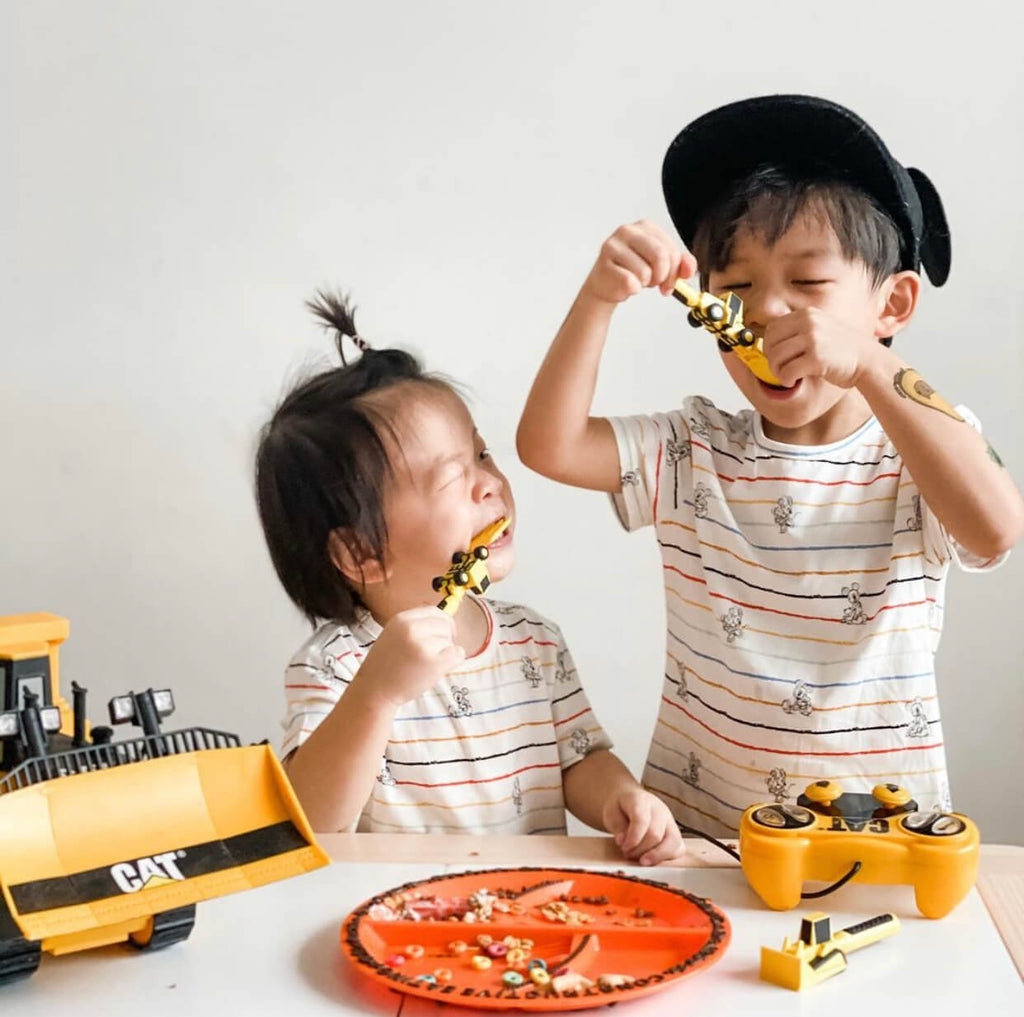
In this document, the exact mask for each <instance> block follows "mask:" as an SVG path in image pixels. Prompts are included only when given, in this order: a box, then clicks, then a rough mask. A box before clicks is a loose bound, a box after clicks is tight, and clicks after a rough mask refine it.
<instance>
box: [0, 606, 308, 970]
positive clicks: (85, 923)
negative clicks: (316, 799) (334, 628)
mask: <svg viewBox="0 0 1024 1017" xmlns="http://www.w3.org/2000/svg"><path fill="white" fill-rule="evenodd" d="M68 631H69V626H68V622H67V621H66V620H65V619H63V618H59V617H57V616H55V615H51V614H44V613H39V614H23V615H13V616H9V617H3V618H0V985H2V984H3V983H4V982H7V981H11V980H13V979H16V978H23V977H27V976H29V975H31V974H32V973H33V972H34V971H35V970H36V968H37V967H38V966H39V962H40V957H41V954H42V952H43V951H46V952H48V953H52V954H63V953H71V952H73V951H76V950H85V949H89V948H90V947H94V946H103V945H106V944H109V943H117V942H123V941H128V942H130V943H132V944H133V945H135V946H137V947H139V948H141V949H154V948H158V947H163V946H168V945H170V944H171V943H175V942H178V941H180V940H183V939H186V938H187V937H188V935H189V933H190V932H191V931H192V925H193V923H194V921H195V904H196V902H197V901H199V900H204V899H207V898H210V897H217V896H220V895H222V894H227V893H233V892H235V891H237V890H246V889H249V888H251V887H255V886H261V885H263V884H264V883H270V882H273V881H274V880H278V879H285V878H287V877H289V876H293V875H299V874H300V873H303V872H309V871H311V870H312V869H316V868H319V867H320V866H322V865H325V864H327V862H328V858H327V856H326V854H325V853H324V852H323V850H322V849H321V848H320V846H319V845H318V844H317V843H316V841H315V839H314V837H313V831H312V830H311V829H310V826H309V823H308V822H307V820H306V817H305V815H304V814H303V812H302V808H301V806H300V805H299V803H298V800H297V799H296V797H295V794H294V792H293V791H292V789H291V786H290V785H289V783H288V780H287V778H286V777H285V775H284V772H283V770H282V769H281V764H280V763H279V762H278V760H277V758H276V757H275V756H274V753H273V752H272V751H271V749H270V747H269V746H268V745H266V744H260V745H242V744H241V742H240V740H239V738H238V737H237V736H236V735H233V734H227V733H225V732H222V731H214V730H211V729H208V728H203V727H192V728H186V729H183V730H179V731H171V732H167V733H164V732H162V731H161V721H162V720H163V718H164V717H166V716H168V715H169V714H170V713H171V712H172V711H173V709H174V699H173V696H172V695H171V693H170V691H169V690H167V689H164V690H159V691H154V690H152V689H149V690H147V691H146V692H142V693H134V692H131V693H128V694H127V695H124V696H117V697H115V698H114V699H112V700H111V701H110V704H109V710H110V720H111V723H112V724H136V725H138V726H140V727H141V728H142V733H141V736H140V737H135V738H130V739H127V740H121V741H114V740H113V739H112V729H111V728H109V727H92V728H91V729H90V727H89V725H88V723H87V721H86V717H85V700H86V691H85V689H83V688H81V687H80V686H78V685H77V684H76V683H72V690H73V706H69V705H68V703H67V702H66V701H65V700H64V699H63V698H62V697H61V695H60V687H59V665H58V649H59V647H60V644H61V643H62V642H64V640H65V639H66V638H67V636H68Z"/></svg>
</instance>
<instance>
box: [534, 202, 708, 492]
mask: <svg viewBox="0 0 1024 1017" xmlns="http://www.w3.org/2000/svg"><path fill="white" fill-rule="evenodd" d="M695 270H696V263H695V262H694V260H693V258H692V256H691V255H690V254H688V253H686V252H680V251H679V249H678V248H677V247H676V246H675V244H673V243H672V241H671V240H670V239H669V237H668V235H667V234H666V233H665V232H664V231H663V230H662V229H661V228H660V227H658V226H656V225H655V224H654V223H651V222H648V221H646V220H642V221H641V222H638V223H634V224H633V225H631V226H620V227H619V228H618V229H617V230H616V231H615V232H614V233H613V234H612V235H611V236H610V237H609V238H608V239H607V240H606V241H605V242H604V244H603V245H602V247H601V252H600V254H599V255H598V258H597V261H596V262H595V263H594V267H593V268H592V269H591V271H590V274H589V275H588V276H587V279H586V282H584V284H583V287H582V288H581V289H580V292H579V294H578V295H577V297H576V300H575V301H574V302H573V305H572V307H571V308H570V309H569V314H568V315H567V316H566V319H565V321H564V322H563V323H562V327H561V328H560V329H559V330H558V334H557V335H556V336H555V339H554V342H553V343H552V344H551V348H550V349H549V350H548V354H547V356H546V357H545V358H544V362H543V364H541V367H540V370H539V371H538V372H537V377H536V378H535V379H534V383H533V388H532V389H531V390H530V395H529V397H528V398H527V400H526V407H525V408H524V410H523V415H522V418H521V419H520V421H519V430H518V432H517V434H516V447H517V450H518V452H519V457H520V459H522V461H523V463H525V464H526V465H527V466H529V467H530V469H532V470H536V472H538V473H541V474H543V475H544V476H546V477H551V478H552V479H553V480H558V481H561V482H562V483H564V484H572V485H573V486H574V487H586V488H590V489H592V490H597V491H619V490H621V482H620V480H619V477H620V469H619V454H618V449H617V447H616V444H615V435H614V434H613V432H612V428H611V425H610V424H609V423H608V421H607V420H605V419H604V418H603V417H592V416H591V415H590V408H591V405H592V403H593V399H594V389H595V387H596V385H597V372H598V367H599V365H600V362H601V353H602V352H603V350H604V344H605V340H606V338H607V336H608V326H609V323H610V321H611V317H612V314H613V312H614V311H615V307H616V305H617V304H620V303H622V302H623V301H624V300H627V299H629V297H631V296H633V294H635V293H639V292H640V290H641V289H644V288H645V287H657V288H659V289H660V290H661V291H662V293H664V294H667V293H669V292H671V290H672V287H673V285H674V284H675V281H676V279H678V278H679V277H680V276H689V275H692V274H693V272H694V271H695Z"/></svg>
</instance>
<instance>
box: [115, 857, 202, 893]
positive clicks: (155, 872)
mask: <svg viewBox="0 0 1024 1017" xmlns="http://www.w3.org/2000/svg"><path fill="white" fill-rule="evenodd" d="M184 853H185V852H184V851H182V852H180V854H182V855H183V854H184ZM178 857H179V852H177V851H165V852H164V853H163V854H162V855H153V856H152V857H151V858H150V857H147V858H139V859H137V860H136V861H134V862H118V863H117V864H116V865H113V866H111V868H110V875H111V876H112V877H113V880H114V882H115V883H117V885H118V887H120V889H121V891H122V892H123V893H138V891H139V890H145V889H146V887H149V886H164V885H166V884H167V883H171V882H174V881H177V882H181V881H183V880H184V879H185V876H184V874H183V873H182V871H181V869H179V868H178V863H177V859H178Z"/></svg>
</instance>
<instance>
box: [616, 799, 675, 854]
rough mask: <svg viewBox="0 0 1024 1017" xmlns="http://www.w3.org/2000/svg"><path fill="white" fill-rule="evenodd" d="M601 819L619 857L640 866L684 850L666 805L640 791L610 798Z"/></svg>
mask: <svg viewBox="0 0 1024 1017" xmlns="http://www.w3.org/2000/svg"><path fill="white" fill-rule="evenodd" d="M601 818H602V820H603V822H604V828H605V829H606V830H607V831H608V832H609V833H610V834H613V835H614V837H615V843H616V844H617V845H618V846H619V850H620V851H621V852H622V853H623V855H625V856H626V858H630V859H638V860H639V862H640V864H641V865H657V864H658V863H659V862H663V861H665V860H666V859H669V858H675V857H677V856H678V855H681V854H682V853H683V851H684V847H683V838H682V835H681V834H680V833H679V827H678V826H676V821H675V819H674V817H673V816H672V813H671V812H670V811H669V808H668V806H667V805H666V804H665V803H664V802H663V801H662V800H661V799H660V798H658V797H657V796H656V795H652V794H651V793H650V792H649V791H644V790H643V789H642V788H635V789H631V790H629V791H625V792H623V793H622V794H620V795H619V796H618V797H617V798H613V799H611V801H609V802H608V803H607V804H606V805H605V807H604V811H603V814H602V817H601Z"/></svg>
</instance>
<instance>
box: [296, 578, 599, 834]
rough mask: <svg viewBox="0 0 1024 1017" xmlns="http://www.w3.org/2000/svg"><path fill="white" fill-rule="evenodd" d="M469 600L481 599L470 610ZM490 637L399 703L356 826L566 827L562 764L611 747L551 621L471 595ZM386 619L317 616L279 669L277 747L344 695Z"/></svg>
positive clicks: (310, 726) (304, 733)
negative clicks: (280, 730) (281, 711)
mask: <svg viewBox="0 0 1024 1017" xmlns="http://www.w3.org/2000/svg"><path fill="white" fill-rule="evenodd" d="M474 605H479V607H478V608H475V607H474ZM474 609H482V610H483V611H484V612H485V613H486V615H487V619H488V634H487V641H486V643H485V645H484V646H483V647H482V648H481V650H480V651H479V652H478V653H477V654H476V655H474V656H472V657H468V658H467V659H466V660H465V661H463V662H462V664H460V665H459V667H458V668H456V669H455V670H454V671H452V672H451V673H450V674H448V675H447V676H446V677H445V678H444V679H443V680H442V681H441V682H440V683H439V684H438V685H435V686H434V687H433V688H431V689H428V690H427V691H426V692H423V693H421V694H420V695H419V696H417V697H416V699H414V700H411V701H409V702H407V703H405V704H403V705H402V706H401V707H400V708H399V710H398V712H397V714H396V716H395V719H394V723H393V725H392V730H391V737H390V738H389V740H388V744H387V748H386V750H385V753H384V758H383V759H382V761H381V771H380V773H379V775H378V777H377V779H376V781H375V782H374V785H373V789H372V790H371V792H370V797H369V799H368V801H367V803H366V805H365V807H364V809H363V812H362V815H361V816H360V819H359V823H358V826H357V829H358V830H360V831H375V832H384V833H394V832H423V833H565V831H566V824H565V799H564V797H563V794H562V771H563V770H565V769H568V768H569V767H570V766H572V765H573V764H574V763H577V762H579V761H580V760H581V759H583V758H584V756H586V755H587V753H588V752H591V751H593V750H594V749H598V748H602V749H603V748H610V747H611V741H610V740H609V738H608V736H607V735H606V734H605V732H604V731H603V730H602V728H601V726H600V724H599V723H598V721H597V718H596V717H595V716H594V713H593V711H592V710H591V708H590V703H589V702H588V701H587V697H586V694H585V693H584V691H583V687H582V685H581V684H580V680H579V676H578V674H577V672H576V667H575V665H574V664H573V660H572V657H571V655H570V653H569V650H568V648H567V647H566V645H565V641H564V639H563V638H562V633H561V631H560V630H559V628H558V627H557V626H556V625H553V624H552V623H551V622H549V621H548V620H547V619H545V618H543V617H541V616H540V615H538V614H536V613H535V612H533V611H531V610H530V609H529V608H526V607H521V606H519V605H515V604H503V603H498V602H495V601H488V600H485V599H482V598H476V597H467V599H466V602H465V603H464V604H463V607H462V610H464V611H466V610H474ZM380 633H381V627H380V625H378V624H377V622H375V621H374V619H373V618H372V617H371V616H370V615H369V613H366V612H364V613H363V614H362V615H361V617H360V618H359V620H358V621H357V622H356V623H355V624H354V625H352V626H351V627H349V626H345V625H339V624H337V623H336V622H329V623H325V624H323V625H321V626H320V627H319V628H318V629H317V630H316V631H315V632H314V633H313V635H312V636H311V637H310V638H309V639H308V640H307V641H306V642H305V643H304V644H303V646H302V647H301V648H300V649H299V651H298V652H297V653H296V654H295V656H294V657H293V658H292V661H291V663H290V664H289V665H288V668H287V670H286V672H285V698H286V701H287V712H286V715H285V718H284V721H283V726H284V728H285V734H284V740H283V743H282V746H281V756H282V758H285V757H287V756H288V754H289V753H291V752H293V751H294V750H295V749H296V748H298V747H299V746H300V745H301V744H302V743H303V742H304V741H305V740H306V738H307V737H308V736H309V734H310V733H311V732H312V731H313V730H314V729H315V728H316V726H317V725H318V724H319V723H320V722H321V721H322V720H323V719H324V717H326V716H327V714H328V713H330V712H331V710H332V709H333V708H334V706H335V704H336V703H337V702H338V700H339V699H341V697H342V696H343V695H344V693H345V689H346V688H347V687H348V685H349V683H350V682H351V680H352V678H353V676H354V675H355V673H356V671H358V669H359V666H360V664H361V663H362V661H363V660H364V659H365V657H366V654H367V653H368V652H369V651H370V649H371V648H372V647H373V644H374V642H375V641H376V640H377V637H378V636H379V635H380Z"/></svg>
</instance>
